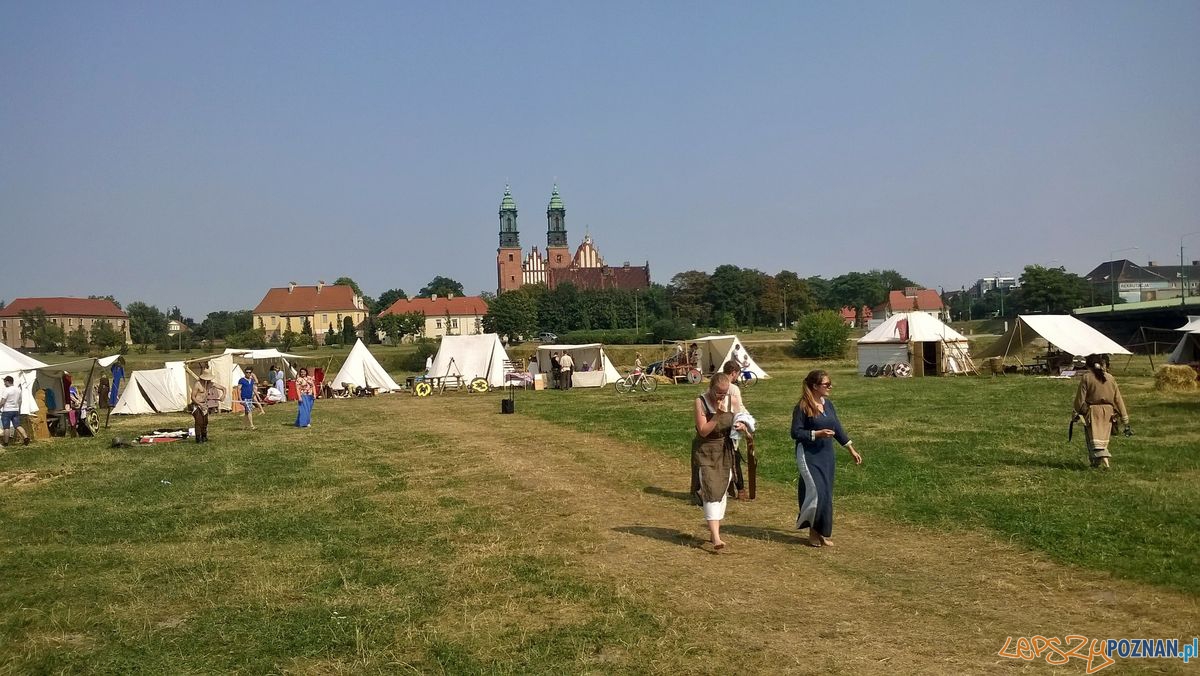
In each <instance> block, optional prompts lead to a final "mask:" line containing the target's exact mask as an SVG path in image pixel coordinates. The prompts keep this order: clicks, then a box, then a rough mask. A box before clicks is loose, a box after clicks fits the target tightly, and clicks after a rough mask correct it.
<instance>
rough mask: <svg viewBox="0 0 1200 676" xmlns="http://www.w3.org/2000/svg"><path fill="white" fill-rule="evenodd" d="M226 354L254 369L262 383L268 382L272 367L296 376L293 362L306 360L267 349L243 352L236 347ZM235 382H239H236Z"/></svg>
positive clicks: (295, 355)
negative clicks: (277, 367)
mask: <svg viewBox="0 0 1200 676" xmlns="http://www.w3.org/2000/svg"><path fill="white" fill-rule="evenodd" d="M225 354H228V355H231V356H233V358H234V359H235V360H236V361H238V362H240V363H242V364H247V365H249V366H253V367H254V373H256V374H257V375H258V379H259V381H261V382H264V383H265V382H267V373H268V372H269V371H270V370H271V366H282V367H283V370H284V372H286V373H288V374H289V377H295V376H296V369H295V367H293V366H292V363H293V362H296V361H299V360H302V359H304V357H303V356H302V355H298V354H288V353H287V352H280V351H279V350H276V349H275V348H273V347H272V348H267V349H265V350H243V349H238V348H235V347H228V348H225ZM233 382H235V383H236V382H237V381H236V380H235V381H233Z"/></svg>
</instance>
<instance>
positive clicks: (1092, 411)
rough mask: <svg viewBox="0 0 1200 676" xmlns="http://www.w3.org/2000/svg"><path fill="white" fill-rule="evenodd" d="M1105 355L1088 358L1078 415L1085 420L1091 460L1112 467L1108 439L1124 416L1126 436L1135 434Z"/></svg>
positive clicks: (1077, 397)
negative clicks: (1107, 371)
mask: <svg viewBox="0 0 1200 676" xmlns="http://www.w3.org/2000/svg"><path fill="white" fill-rule="evenodd" d="M1105 361H1106V359H1105V357H1104V355H1100V354H1092V355H1088V358H1087V367H1088V370H1087V373H1084V374H1083V378H1082V379H1081V380H1080V381H1079V389H1078V390H1077V391H1076V392H1075V406H1074V409H1075V414H1076V415H1077V416H1078V417H1080V418H1082V419H1083V429H1084V438H1085V439H1086V440H1087V449H1088V460H1090V461H1091V463H1092V467H1103V468H1104V469H1108V459H1109V458H1111V457H1112V456H1111V455H1110V454H1109V452H1108V442H1109V439H1110V438H1111V437H1112V433H1113V428H1114V427H1115V426H1116V424H1117V418H1120V420H1121V424H1122V425H1124V426H1125V436H1127V437H1128V436H1133V431H1132V430H1131V429H1129V411H1127V410H1126V409H1125V400H1124V399H1123V398H1122V397H1121V388H1119V387H1117V381H1116V380H1115V379H1114V378H1113V377H1112V375H1111V374H1109V373H1106V372H1105V371H1104V362H1105Z"/></svg>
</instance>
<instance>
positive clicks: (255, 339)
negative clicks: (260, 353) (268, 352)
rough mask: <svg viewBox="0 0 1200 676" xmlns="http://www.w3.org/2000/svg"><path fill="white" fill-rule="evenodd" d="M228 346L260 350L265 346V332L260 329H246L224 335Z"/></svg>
mask: <svg viewBox="0 0 1200 676" xmlns="http://www.w3.org/2000/svg"><path fill="white" fill-rule="evenodd" d="M225 342H226V343H228V344H229V346H230V347H240V348H244V349H247V350H261V349H263V348H265V347H266V346H267V333H266V331H263V330H262V329H246V330H245V331H239V332H237V333H233V334H230V335H228V336H226V337H225Z"/></svg>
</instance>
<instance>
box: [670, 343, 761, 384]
mask: <svg viewBox="0 0 1200 676" xmlns="http://www.w3.org/2000/svg"><path fill="white" fill-rule="evenodd" d="M692 343H695V344H696V347H698V348H699V349H700V356H699V359H698V362H697V364H696V366H697V367H698V368H700V369H702V370H703V371H704V372H705V373H715V372H716V371H720V370H721V367H722V366H724V365H725V362H727V361H729V360H730V359H732V358H733V352H734V350H735V349H736V350H737V351H738V354H739V355H744V356H743V357H742V359H743V360H746V359H748V360H749V361H750V365H749V366H747V367H746V370H748V371H750V372H751V373H753V374H754V375H755V377H757V378H770V377H771V376H769V375H767V372H766V371H764V370H762V367H761V366H759V365H758V364H757V363H756V362H755V361H754V358H753V357H751V356H750V353H749V352H748V351H747V350H746V346H744V345H742V341H740V340H738V337H737V336H705V337H704V338H696V339H695V340H681V341H679V342H678V344H679V345H681V346H683V349H685V350H686V349H688V346H690V345H691V344H692Z"/></svg>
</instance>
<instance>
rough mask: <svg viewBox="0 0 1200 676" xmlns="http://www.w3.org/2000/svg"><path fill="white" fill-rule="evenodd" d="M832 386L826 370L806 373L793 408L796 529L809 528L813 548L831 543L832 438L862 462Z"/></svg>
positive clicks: (856, 463) (859, 462) (859, 463)
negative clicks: (839, 413)
mask: <svg viewBox="0 0 1200 676" xmlns="http://www.w3.org/2000/svg"><path fill="white" fill-rule="evenodd" d="M832 387H833V382H832V381H831V380H830V379H829V374H828V373H826V372H825V371H821V370H817V371H813V372H812V373H809V374H808V376H807V377H806V378H805V379H804V394H803V395H802V396H801V397H800V401H799V403H797V404H796V408H795V410H793V411H792V438H793V439H795V440H796V467H797V469H799V470H800V482H799V485H798V493H799V502H800V516H798V517H796V528H797V529H798V530H799V529H803V528H808V529H809V531H808V543H809V544H810V545H812V546H813V547H820V546H822V545H823V546H826V547H829V546H832V545H833V540H830V539H829V538H830V536H832V535H833V469H834V464H835V463H834V457H833V440H834V439H837V441H838V443H839V444H841V445H843V446H845V447H846V450H848V451H850V456H851V457H852V458H854V464H855V465H861V464H862V456H861V455H859V454H858V451H856V450H854V442H853V441H851V440H850V437H848V436H846V431H845V430H843V429H842V423H841V422H840V421H838V417H837V411H836V410H834V408H833V402H832V401H830V400H829V391H830V388H832Z"/></svg>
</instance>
